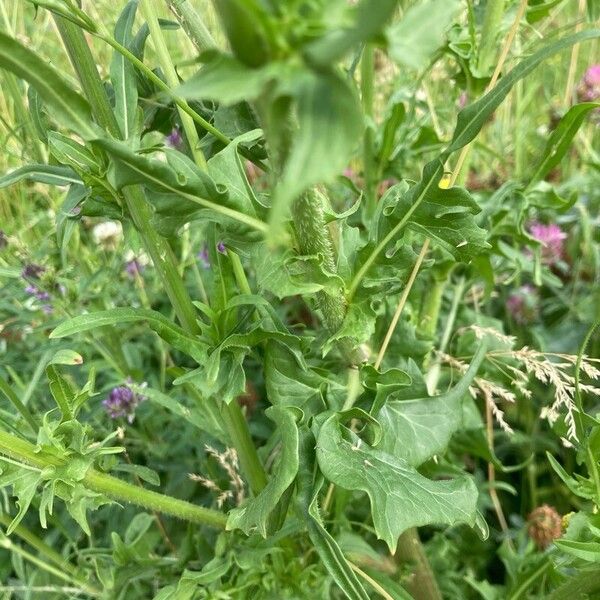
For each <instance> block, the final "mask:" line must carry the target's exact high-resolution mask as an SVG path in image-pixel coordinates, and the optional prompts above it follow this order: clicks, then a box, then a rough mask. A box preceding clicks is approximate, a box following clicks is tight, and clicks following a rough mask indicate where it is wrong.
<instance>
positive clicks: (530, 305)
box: [506, 285, 539, 325]
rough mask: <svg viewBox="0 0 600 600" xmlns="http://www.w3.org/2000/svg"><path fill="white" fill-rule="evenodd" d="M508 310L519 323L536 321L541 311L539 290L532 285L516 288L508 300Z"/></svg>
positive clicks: (525, 323) (524, 323)
mask: <svg viewBox="0 0 600 600" xmlns="http://www.w3.org/2000/svg"><path fill="white" fill-rule="evenodd" d="M506 310H507V312H508V313H510V315H511V317H512V318H513V319H514V321H515V323H518V324H519V325H527V324H528V323H531V322H533V321H535V319H536V318H537V316H538V313H539V297H538V294H537V290H536V289H535V288H534V287H532V286H531V285H523V286H521V287H520V288H518V289H516V290H514V291H513V292H511V294H510V295H509V297H508V298H507V300H506Z"/></svg>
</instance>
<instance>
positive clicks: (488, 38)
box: [477, 0, 505, 73]
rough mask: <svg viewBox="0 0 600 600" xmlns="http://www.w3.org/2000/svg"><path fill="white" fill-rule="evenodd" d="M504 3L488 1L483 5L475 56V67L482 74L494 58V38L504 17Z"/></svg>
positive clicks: (496, 0)
mask: <svg viewBox="0 0 600 600" xmlns="http://www.w3.org/2000/svg"><path fill="white" fill-rule="evenodd" d="M504 3H505V0H489V2H487V3H486V5H485V13H484V17H483V26H482V28H481V39H480V42H479V48H478V56H477V66H478V67H479V70H480V71H483V72H484V73H485V72H486V71H487V70H488V69H489V68H490V67H491V66H492V62H493V60H494V57H495V56H496V37H497V33H498V30H499V29H500V25H501V23H502V17H503V16H504Z"/></svg>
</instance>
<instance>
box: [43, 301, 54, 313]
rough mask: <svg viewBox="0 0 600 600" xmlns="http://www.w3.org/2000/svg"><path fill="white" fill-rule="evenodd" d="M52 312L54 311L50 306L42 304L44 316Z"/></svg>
mask: <svg viewBox="0 0 600 600" xmlns="http://www.w3.org/2000/svg"><path fill="white" fill-rule="evenodd" d="M53 310H54V309H53V308H52V304H44V305H43V306H42V312H43V313H44V314H45V315H51V314H52V311H53Z"/></svg>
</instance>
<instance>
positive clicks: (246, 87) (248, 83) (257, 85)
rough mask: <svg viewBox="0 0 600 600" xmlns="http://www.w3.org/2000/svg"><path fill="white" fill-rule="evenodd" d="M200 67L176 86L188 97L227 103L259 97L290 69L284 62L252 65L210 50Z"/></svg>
mask: <svg viewBox="0 0 600 600" xmlns="http://www.w3.org/2000/svg"><path fill="white" fill-rule="evenodd" d="M209 57H210V58H209V60H208V62H207V64H205V65H204V66H203V67H202V68H201V69H200V71H199V72H198V73H197V74H196V75H194V76H193V77H191V78H190V79H188V81H186V82H185V83H184V84H183V85H181V86H180V87H179V88H177V90H176V91H177V94H178V95H179V96H181V97H182V98H187V99H189V100H199V99H202V100H214V101H217V102H219V103H221V104H224V105H226V106H228V105H232V104H237V103H238V102H242V101H244V100H245V101H247V102H251V101H253V100H256V99H257V98H258V97H259V96H260V94H261V93H262V91H263V89H264V88H265V86H267V85H268V84H269V83H270V82H272V81H274V80H276V79H278V78H279V77H281V76H283V75H284V74H285V73H286V72H287V70H289V69H288V68H287V67H286V65H284V64H283V63H269V64H267V65H265V66H263V67H259V68H257V69H252V68H250V67H248V66H246V65H244V64H243V63H241V62H240V61H238V60H237V59H235V58H234V57H233V56H229V55H226V54H218V53H216V52H211V53H210V54H209Z"/></svg>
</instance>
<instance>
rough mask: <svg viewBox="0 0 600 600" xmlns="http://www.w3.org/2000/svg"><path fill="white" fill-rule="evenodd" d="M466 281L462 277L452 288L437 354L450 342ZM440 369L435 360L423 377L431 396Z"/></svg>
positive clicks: (437, 361)
mask: <svg viewBox="0 0 600 600" xmlns="http://www.w3.org/2000/svg"><path fill="white" fill-rule="evenodd" d="M465 285H466V281H465V278H464V277H461V278H460V279H459V280H458V282H457V283H456V285H455V287H454V297H453V299H452V305H451V306H450V312H449V313H448V316H447V317H446V326H445V327H444V331H443V333H442V339H441V340H440V345H439V348H438V352H440V353H442V352H445V351H446V348H447V347H448V342H449V341H450V336H451V335H452V330H453V329H454V322H455V321H456V315H457V314H458V307H459V305H460V302H461V301H462V299H463V293H464V291H465ZM440 373H441V367H440V361H439V360H436V361H435V362H434V363H433V365H432V366H431V368H430V369H429V372H428V373H427V376H426V377H425V382H426V383H427V389H428V390H429V392H430V393H431V394H433V393H435V389H436V387H437V384H438V381H439V379H440Z"/></svg>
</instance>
